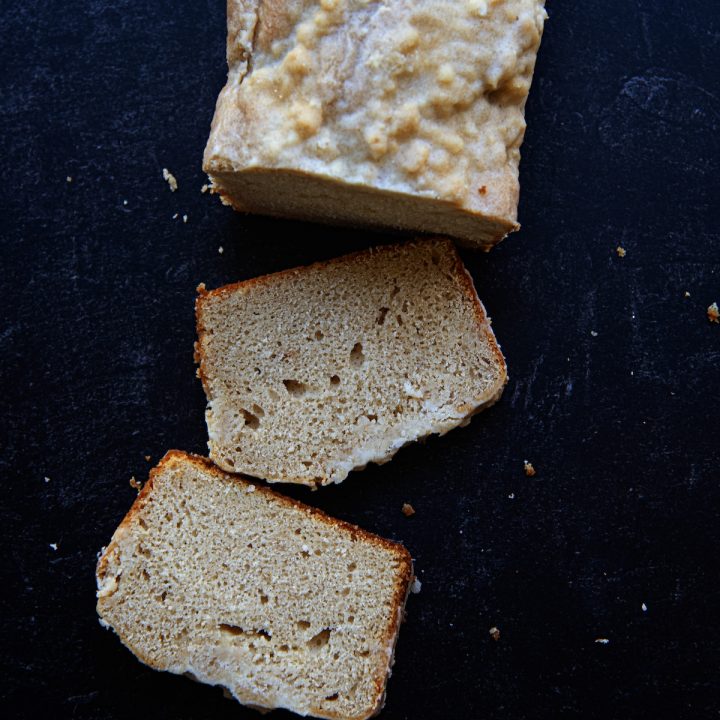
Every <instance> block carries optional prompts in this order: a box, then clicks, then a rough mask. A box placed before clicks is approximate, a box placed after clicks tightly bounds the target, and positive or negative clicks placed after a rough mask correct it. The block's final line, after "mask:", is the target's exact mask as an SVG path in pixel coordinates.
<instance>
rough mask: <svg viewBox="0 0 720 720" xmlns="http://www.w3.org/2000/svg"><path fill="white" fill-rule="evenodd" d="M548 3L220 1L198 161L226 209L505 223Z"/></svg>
mask: <svg viewBox="0 0 720 720" xmlns="http://www.w3.org/2000/svg"><path fill="white" fill-rule="evenodd" d="M544 5H545V3H544V0H502V1H500V0H417V1H416V2H380V1H379V0H375V1H373V0H320V2H317V0H290V1H284V2H280V1H279V0H228V35H227V58H228V79H227V84H226V85H225V87H224V88H223V90H222V91H221V93H220V96H219V98H218V101H217V107H216V110H215V117H214V119H213V123H212V130H211V133H210V138H209V140H208V143H207V147H206V149H205V157H204V165H203V166H204V169H205V171H206V172H207V173H208V174H209V176H210V179H211V180H212V185H213V187H214V189H215V191H216V192H218V193H220V195H221V197H222V199H223V200H224V201H225V202H226V203H229V204H232V205H233V206H234V207H235V208H236V209H238V210H246V211H250V212H257V213H262V214H267V215H280V216H286V217H293V218H299V219H309V220H317V221H321V222H331V223H345V224H359V225H366V226H377V227H386V228H401V229H409V230H414V231H421V232H428V233H437V234H443V235H451V236H454V237H456V238H459V239H460V240H462V241H464V242H465V243H467V244H470V245H473V246H478V247H482V248H484V249H489V248H490V247H492V245H493V244H494V243H496V242H497V241H499V240H501V239H502V238H503V237H504V236H505V235H506V234H507V233H508V232H510V231H512V230H516V229H517V228H518V227H519V225H518V224H517V204H518V194H519V184H518V164H519V160H520V145H521V143H522V140H523V135H524V132H525V117H524V114H525V101H526V98H527V95H528V90H529V88H530V83H531V81H532V76H533V71H534V67H535V57H536V54H537V50H538V47H539V45H540V38H541V35H542V30H543V25H544V21H545V18H546V13H545V8H544Z"/></svg>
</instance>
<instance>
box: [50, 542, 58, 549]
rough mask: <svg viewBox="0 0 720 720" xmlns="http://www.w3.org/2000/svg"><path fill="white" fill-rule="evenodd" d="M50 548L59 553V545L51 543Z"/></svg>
mask: <svg viewBox="0 0 720 720" xmlns="http://www.w3.org/2000/svg"><path fill="white" fill-rule="evenodd" d="M50 547H51V548H52V549H53V550H55V551H57V548H58V545H57V543H50Z"/></svg>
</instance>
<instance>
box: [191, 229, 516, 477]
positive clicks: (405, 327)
mask: <svg viewBox="0 0 720 720" xmlns="http://www.w3.org/2000/svg"><path fill="white" fill-rule="evenodd" d="M196 311H197V326H198V336H199V339H198V342H197V344H196V359H197V360H198V361H199V363H200V368H199V375H200V377H201V379H202V382H203V385H204V387H205V392H206V394H207V398H208V406H207V411H206V418H207V425H208V431H209V443H208V446H209V449H210V457H211V458H212V459H213V460H214V462H216V463H217V464H218V465H219V466H221V467H222V468H223V469H225V470H228V471H232V472H242V473H245V474H248V475H253V476H256V477H261V478H265V479H266V480H268V481H270V482H295V483H305V484H309V485H324V484H327V483H331V482H341V481H342V480H343V479H344V478H345V477H347V474H348V473H349V472H350V471H351V470H354V469H360V468H363V467H364V466H365V465H366V464H367V463H368V462H378V463H381V462H385V461H387V460H389V459H390V458H391V457H392V455H394V454H395V452H396V451H397V450H398V449H399V448H400V447H402V446H403V445H405V444H406V443H408V442H411V441H413V440H417V439H418V438H421V437H424V436H426V435H429V434H431V433H439V434H443V433H445V432H447V431H448V430H450V429H452V428H454V427H457V426H458V425H462V424H464V423H465V421H466V420H467V419H468V418H469V417H470V416H471V415H473V414H474V413H476V412H477V411H478V410H481V409H482V408H484V407H487V406H488V405H490V404H492V403H494V402H495V401H496V400H497V399H498V398H499V396H500V394H501V392H502V389H503V386H504V384H505V382H506V372H505V362H504V359H503V356H502V354H501V352H500V350H499V348H498V346H497V344H496V342H495V337H494V335H493V333H492V330H491V329H490V323H489V321H488V319H487V317H486V315H485V311H484V308H483V306H482V304H481V303H480V300H479V299H478V297H477V294H476V293H475V288H474V287H473V282H472V279H471V278H470V275H469V274H468V273H467V271H466V270H465V268H464V266H463V264H462V261H461V259H460V257H459V255H458V254H457V251H456V250H455V248H454V246H453V244H452V242H450V241H449V240H425V241H419V242H413V243H407V244H404V245H394V246H385V247H380V248H376V249H374V250H369V251H365V252H360V253H357V254H353V255H347V256H345V257H341V258H337V259H335V260H331V261H329V262H324V263H317V264H315V265H310V266H309V267H303V268H297V269H295V270H288V271H285V272H280V273H276V274H274V275H268V276H265V277H260V278H256V279H254V280H249V281H246V282H241V283H238V284H235V285H228V286H226V287H222V288H219V289H217V290H214V291H212V292H206V291H205V290H204V288H203V287H202V286H201V288H200V295H199V297H198V299H197V303H196Z"/></svg>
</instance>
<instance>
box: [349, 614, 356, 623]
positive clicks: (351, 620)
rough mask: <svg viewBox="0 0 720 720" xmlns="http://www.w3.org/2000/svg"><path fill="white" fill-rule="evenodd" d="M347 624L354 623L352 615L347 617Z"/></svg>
mask: <svg viewBox="0 0 720 720" xmlns="http://www.w3.org/2000/svg"><path fill="white" fill-rule="evenodd" d="M348 622H349V623H354V622H355V616H354V615H348Z"/></svg>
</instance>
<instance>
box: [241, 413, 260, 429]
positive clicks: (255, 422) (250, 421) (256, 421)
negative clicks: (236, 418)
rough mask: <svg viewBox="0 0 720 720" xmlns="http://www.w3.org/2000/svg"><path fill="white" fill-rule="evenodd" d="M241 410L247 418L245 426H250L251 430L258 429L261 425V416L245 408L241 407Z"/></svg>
mask: <svg viewBox="0 0 720 720" xmlns="http://www.w3.org/2000/svg"><path fill="white" fill-rule="evenodd" d="M240 412H241V413H242V416H243V418H244V419H245V427H247V428H249V429H250V430H257V429H258V428H259V427H260V418H259V417H258V416H257V415H255V414H254V413H251V412H250V411H249V410H246V409H245V408H240Z"/></svg>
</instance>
